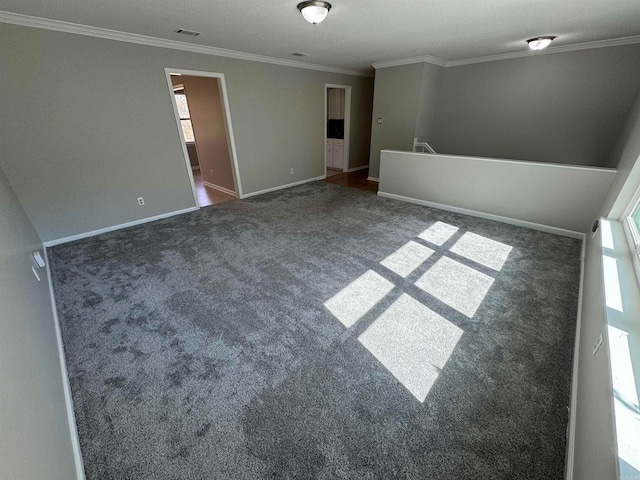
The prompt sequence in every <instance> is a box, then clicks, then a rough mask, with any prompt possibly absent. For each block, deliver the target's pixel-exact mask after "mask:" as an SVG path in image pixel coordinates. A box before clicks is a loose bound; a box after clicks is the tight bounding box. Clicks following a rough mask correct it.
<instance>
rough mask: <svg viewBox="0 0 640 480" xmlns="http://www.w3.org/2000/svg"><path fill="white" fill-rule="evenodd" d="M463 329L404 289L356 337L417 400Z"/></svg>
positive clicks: (446, 358)
mask: <svg viewBox="0 0 640 480" xmlns="http://www.w3.org/2000/svg"><path fill="white" fill-rule="evenodd" d="M462 333H463V331H462V330H461V329H460V328H458V327H456V326H455V325H453V324H452V323H451V322H449V321H447V320H446V319H445V318H443V317H441V316H440V315H438V314H437V313H435V312H434V311H433V310H431V309H429V308H427V307H426V306H424V305H423V304H422V303H420V302H418V301H417V300H414V299H413V298H412V297H410V296H409V295H407V294H406V293H404V294H402V295H401V296H400V297H399V298H398V299H397V300H396V301H395V302H394V303H393V304H392V305H391V306H390V307H389V308H388V309H387V310H386V311H385V312H384V313H383V314H382V315H380V317H378V319H377V320H376V321H375V322H373V323H372V324H371V326H369V328H368V329H367V330H366V331H365V332H364V333H363V334H362V335H360V337H359V338H358V340H359V341H360V343H362V345H364V346H365V347H366V348H367V350H369V352H371V354H372V355H373V356H374V357H376V359H377V360H378V361H379V362H380V363H382V364H383V365H384V366H385V368H386V369H387V370H389V372H391V373H392V374H393V376H394V377H396V379H397V380H398V381H399V382H400V383H402V385H404V386H405V388H406V389H407V390H409V392H411V394H412V395H413V396H414V397H415V398H416V399H418V400H419V401H420V402H424V400H425V398H426V397H427V395H428V394H429V391H430V390H431V387H432V386H433V384H434V383H435V381H436V380H437V378H438V375H439V374H440V371H441V370H442V369H443V368H444V366H445V364H446V363H447V360H448V359H449V356H450V355H451V353H452V352H453V350H454V349H455V347H456V345H457V343H458V341H459V340H460V337H461V336H462Z"/></svg>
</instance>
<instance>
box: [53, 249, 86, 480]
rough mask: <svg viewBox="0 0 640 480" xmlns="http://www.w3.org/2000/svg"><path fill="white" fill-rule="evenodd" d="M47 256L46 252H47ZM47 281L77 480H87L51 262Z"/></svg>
mask: <svg viewBox="0 0 640 480" xmlns="http://www.w3.org/2000/svg"><path fill="white" fill-rule="evenodd" d="M45 256H46V251H45ZM46 267H47V281H48V282H49V296H50V297H51V308H52V310H53V324H54V328H55V331H56V343H57V344H58V359H59V361H60V373H61V374H62V388H63V390H64V401H65V405H66V407H67V420H68V421H69V434H70V435H71V448H72V449H73V459H74V463H75V466H76V480H85V474H84V462H83V460H82V451H81V450H80V438H79V436H78V426H77V424H76V414H75V411H74V409H73V396H72V394H71V384H70V383H69V373H68V372H67V360H66V359H65V356H64V344H63V342H62V330H61V329H60V319H59V318H58V308H57V306H56V297H55V295H54V293H53V280H52V277H51V269H50V268H49V261H48V259H47V262H46Z"/></svg>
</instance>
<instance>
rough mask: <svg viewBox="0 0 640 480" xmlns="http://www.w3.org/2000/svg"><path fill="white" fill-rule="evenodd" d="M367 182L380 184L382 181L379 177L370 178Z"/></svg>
mask: <svg viewBox="0 0 640 480" xmlns="http://www.w3.org/2000/svg"><path fill="white" fill-rule="evenodd" d="M367 181H369V182H378V183H380V179H379V178H378V177H368V178H367Z"/></svg>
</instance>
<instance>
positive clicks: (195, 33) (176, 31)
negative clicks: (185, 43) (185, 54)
mask: <svg viewBox="0 0 640 480" xmlns="http://www.w3.org/2000/svg"><path fill="white" fill-rule="evenodd" d="M173 33H181V34H182V35H189V36H190V37H197V36H198V35H200V32H194V31H193V30H185V29H184V28H179V29H177V30H174V31H173Z"/></svg>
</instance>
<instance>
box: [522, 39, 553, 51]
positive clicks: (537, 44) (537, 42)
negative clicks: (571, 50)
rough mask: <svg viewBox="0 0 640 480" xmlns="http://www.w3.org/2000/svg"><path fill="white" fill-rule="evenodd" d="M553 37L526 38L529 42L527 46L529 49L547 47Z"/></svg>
mask: <svg viewBox="0 0 640 480" xmlns="http://www.w3.org/2000/svg"><path fill="white" fill-rule="evenodd" d="M553 38H554V37H540V38H532V39H531V40H527V43H528V44H529V48H530V49H531V50H542V49H543V48H547V47H548V46H549V44H550V43H551V41H552V40H553Z"/></svg>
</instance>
